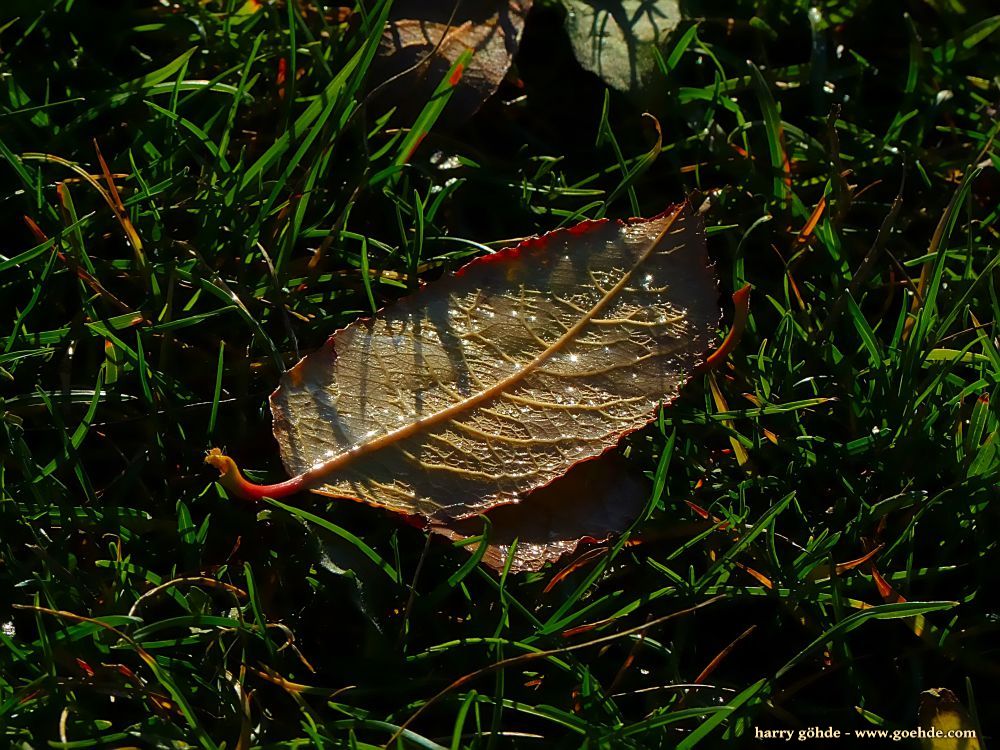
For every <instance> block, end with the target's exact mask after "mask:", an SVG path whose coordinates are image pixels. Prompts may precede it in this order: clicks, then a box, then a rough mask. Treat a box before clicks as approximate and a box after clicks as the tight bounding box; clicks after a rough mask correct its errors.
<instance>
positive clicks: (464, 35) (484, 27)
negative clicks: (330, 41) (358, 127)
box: [372, 0, 531, 126]
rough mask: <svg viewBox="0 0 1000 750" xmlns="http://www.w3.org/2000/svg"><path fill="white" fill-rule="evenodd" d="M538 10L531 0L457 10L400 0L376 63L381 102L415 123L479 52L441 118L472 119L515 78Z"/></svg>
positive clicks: (482, 0)
mask: <svg viewBox="0 0 1000 750" xmlns="http://www.w3.org/2000/svg"><path fill="white" fill-rule="evenodd" d="M530 8H531V0H475V1H469V2H461V3H459V4H458V6H457V7H456V6H455V4H454V3H451V2H427V1H426V0H424V1H423V2H420V3H416V2H410V3H402V4H400V3H397V4H396V5H395V6H394V8H393V17H394V18H393V19H390V20H389V22H388V24H387V25H386V28H385V31H384V32H383V35H382V41H381V43H380V45H379V51H378V57H377V58H376V59H375V61H374V63H373V65H372V83H373V87H372V91H373V93H375V94H376V96H377V106H378V107H380V108H383V109H388V108H389V107H396V108H397V114H399V115H400V117H401V118H402V119H404V120H406V121H408V122H412V121H413V119H415V118H416V116H417V115H418V114H419V113H420V111H421V109H422V108H423V106H424V105H425V104H426V103H427V101H428V100H429V99H430V97H431V95H432V94H433V93H434V90H435V88H436V87H437V86H438V84H439V83H440V82H441V80H442V79H443V78H444V76H445V75H446V74H447V73H448V71H449V70H450V69H451V67H452V65H454V64H455V62H456V61H457V60H458V58H459V56H461V55H462V53H464V52H465V51H466V50H467V49H471V50H473V52H474V54H473V57H472V61H471V62H470V63H469V64H468V66H467V67H466V68H465V70H464V71H463V72H462V78H461V81H460V82H459V83H458V84H457V85H456V87H455V89H454V91H453V93H452V96H451V100H450V101H449V102H448V105H447V106H446V107H445V109H444V112H443V113H442V116H441V122H442V123H443V124H446V125H452V126H454V125H457V124H459V123H461V122H463V121H465V120H467V119H468V118H470V117H471V116H472V115H474V114H475V113H476V111H478V110H479V108H480V107H481V106H482V105H483V102H485V101H486V100H487V99H488V98H489V97H490V96H492V95H493V94H494V92H496V90H497V88H499V86H500V82H501V81H503V79H504V76H506V75H507V71H508V69H509V68H510V65H511V61H512V60H513V58H514V54H515V53H516V52H517V47H518V43H519V42H520V38H521V31H522V30H523V28H524V19H525V16H527V14H528V10H529V9H530ZM453 10H454V15H452V11H453ZM449 22H450V23H449Z"/></svg>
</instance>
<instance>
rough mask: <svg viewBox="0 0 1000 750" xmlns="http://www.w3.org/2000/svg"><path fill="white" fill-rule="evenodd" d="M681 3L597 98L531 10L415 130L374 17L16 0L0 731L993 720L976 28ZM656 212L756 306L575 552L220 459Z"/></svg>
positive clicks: (750, 733) (269, 739)
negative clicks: (363, 350)
mask: <svg viewBox="0 0 1000 750" xmlns="http://www.w3.org/2000/svg"><path fill="white" fill-rule="evenodd" d="M418 5H419V4H418ZM441 5H446V6H449V4H448V3H441ZM409 7H413V5H412V4H411V5H410V6H409ZM449 7H450V6H449ZM682 9H683V11H684V17H685V20H684V21H683V22H682V23H681V24H680V25H679V26H678V27H677V28H676V29H675V30H674V31H673V32H672V33H671V34H670V35H669V37H668V38H666V39H665V41H664V43H663V45H662V50H661V54H660V55H659V58H658V59H657V61H656V70H655V74H654V75H653V76H652V77H651V79H650V80H649V81H647V82H646V83H645V85H644V86H642V87H641V90H637V91H631V92H622V91H619V90H616V89H613V88H610V87H609V86H607V85H605V83H604V82H603V81H602V80H601V79H600V78H598V77H597V76H596V75H594V74H593V73H591V72H588V71H586V70H584V69H583V68H582V67H581V66H580V64H579V63H578V62H577V59H576V57H575V56H574V52H573V48H572V46H571V43H570V39H569V37H568V36H567V34H566V32H565V30H564V20H565V10H564V8H563V6H562V5H561V3H560V0H535V5H534V7H533V8H532V10H531V12H530V15H529V16H528V19H527V23H526V24H525V30H524V34H523V37H522V39H521V44H520V49H519V50H518V53H517V55H516V57H515V59H514V66H513V68H512V69H511V71H510V72H509V73H508V75H507V76H506V78H505V80H504V81H503V82H502V83H501V84H500V87H499V89H498V90H497V92H496V93H495V94H494V95H492V96H490V97H489V98H488V99H487V100H486V102H485V103H484V104H483V106H482V107H481V108H480V109H479V111H478V112H477V113H476V114H474V115H473V116H471V117H468V118H465V119H458V118H452V119H449V118H448V117H446V116H442V117H441V118H440V119H436V117H437V114H438V109H440V108H438V107H436V106H435V102H434V100H431V99H417V97H419V96H420V92H419V91H418V90H416V89H410V90H407V89H405V88H403V89H398V88H396V89H389V90H387V91H382V92H379V91H373V86H372V77H373V74H371V71H370V70H369V68H370V67H371V66H372V65H373V64H374V63H373V54H374V52H375V48H376V45H377V43H378V40H379V38H380V36H381V34H382V30H383V23H384V17H385V13H386V12H387V11H388V10H389V4H387V3H386V2H384V0H381V1H377V2H376V1H375V0H372V1H367V0H366V2H363V3H359V4H358V6H356V7H354V8H347V9H340V8H338V7H336V4H333V5H329V6H328V5H327V4H326V3H322V2H300V1H299V0H294V1H293V0H287V1H286V0H246V2H244V0H176V2H167V0H163V1H162V2H159V1H157V0H131V1H129V0H4V2H3V9H2V11H0V90H2V93H0V161H2V164H0V221H2V224H0V226H2V227H3V237H2V240H0V343H2V349H0V435H2V438H0V446H2V453H0V459H2V462H0V746H4V747H6V746H11V747H16V748H22V747H24V748H28V747H31V748H42V747H52V748H91V747H94V748H97V747H158V748H159V747H163V748H167V747H169V748H180V747H201V748H206V749H209V748H230V749H231V748H239V749H240V750H244V749H246V748H258V747H260V748H293V747H318V748H339V747H343V748H378V747H384V746H388V747H394V748H440V747H444V748H477V749H480V748H482V749H486V748H502V747H519V748H520V747H523V748H536V747H537V748H549V747H558V748H562V747H565V748H576V747H586V748H683V749H684V750H688V749H689V748H693V747H703V748H714V747H719V746H723V745H724V746H730V745H731V746H734V747H737V746H740V747H762V746H766V745H767V743H766V742H764V741H762V740H760V739H759V732H760V730H762V729H778V728H784V729H795V730H799V729H808V728H810V727H824V728H825V727H832V728H835V729H838V730H841V731H847V730H852V731H853V730H858V729H865V728H873V729H878V728H884V729H887V730H890V731H893V730H911V729H914V728H916V727H917V726H919V725H921V723H922V722H923V723H925V724H926V721H927V720H928V719H927V717H928V716H929V713H928V706H929V705H930V704H931V703H933V698H932V696H931V695H930V694H928V693H926V691H929V690H934V689H938V688H946V689H948V690H950V691H952V692H953V693H954V694H955V696H957V698H958V700H959V702H960V703H961V704H962V706H963V707H964V708H963V709H962V711H963V712H964V713H963V716H964V721H965V722H966V725H967V726H970V727H973V728H975V729H976V730H977V731H979V732H980V733H981V736H982V737H983V738H984V742H983V746H985V741H987V740H989V738H990V735H991V734H992V735H994V736H995V735H996V734H997V732H998V731H1000V719H998V716H1000V688H998V684H1000V682H998V675H1000V599H998V592H1000V549H998V545H1000V491H998V487H1000V410H998V405H1000V394H998V385H1000V338H998V336H1000V285H998V283H997V281H998V279H1000V270H998V265H1000V176H998V169H1000V147H998V145H997V143H996V140H995V136H996V135H997V133H998V131H1000V124H998V123H1000V117H998V107H1000V16H998V15H992V14H993V13H996V12H997V7H996V5H995V4H994V3H992V2H990V0H900V1H899V2H891V1H889V0H812V2H808V1H807V0H784V1H779V0H762V1H760V2H750V0H688V1H687V2H684V3H682ZM446 15H447V14H446ZM445 114H447V109H446V110H445ZM660 137H662V140H658V138H660ZM684 198H688V200H689V201H690V203H691V205H692V206H693V207H695V208H696V209H698V210H701V211H702V212H703V216H704V219H705V223H706V227H707V237H708V248H709V253H710V255H711V257H712V259H713V261H714V263H715V272H716V274H717V276H718V279H719V285H720V290H721V294H722V297H721V299H722V301H723V304H724V309H725V316H724V321H725V322H724V323H723V327H722V329H721V330H720V331H719V332H718V338H719V341H720V342H721V340H722V338H723V336H724V335H725V334H726V331H727V330H728V328H729V321H731V320H732V318H733V314H734V311H733V305H732V303H731V302H729V299H730V295H731V294H732V292H734V291H736V290H737V289H740V288H741V287H743V286H744V285H746V284H749V285H751V286H752V293H751V303H750V316H749V320H748V322H747V326H746V330H745V331H744V332H743V335H742V338H741V339H740V341H739V344H738V346H737V347H736V348H735V350H733V351H732V352H731V353H730V354H729V356H728V358H727V360H726V362H725V363H724V365H723V366H721V367H719V368H716V369H715V370H713V371H711V372H708V373H701V374H698V375H696V376H695V377H694V378H693V379H692V380H691V382H690V383H689V384H688V385H687V387H686V388H685V389H684V391H683V392H682V394H681V396H680V397H679V398H678V399H677V400H676V401H674V402H673V403H672V404H670V405H668V406H665V407H664V408H663V409H662V410H661V412H660V413H659V416H658V418H657V419H656V420H655V421H654V422H653V423H652V424H651V425H650V426H649V427H648V428H646V429H645V430H642V431H639V432H637V433H634V434H632V435H631V436H629V437H628V438H627V439H626V441H625V444H624V445H623V451H624V453H625V454H626V456H627V461H628V464H629V466H630V467H631V470H632V471H634V472H644V473H646V474H647V475H648V476H649V477H650V478H652V479H653V480H654V482H653V483H654V486H655V490H654V492H653V496H652V497H651V498H650V499H649V503H648V505H647V512H646V513H645V515H644V516H643V518H642V519H641V522H640V523H638V524H637V525H635V526H634V527H633V528H631V529H630V530H629V531H628V532H627V533H625V534H623V535H621V536H619V537H615V538H613V539H611V540H609V541H608V542H606V543H603V544H597V545H592V546H591V547H589V548H586V549H584V550H582V551H581V552H582V555H583V556H582V557H580V555H579V554H578V555H577V557H578V558H579V564H571V563H572V561H573V559H574V558H572V557H568V558H564V559H563V560H561V561H559V562H558V563H555V564H553V565H550V566H548V567H546V568H544V569H543V570H541V571H539V572H530V573H516V574H515V573H508V574H504V573H499V574H498V573H496V572H495V571H493V570H491V569H489V568H487V567H485V566H483V565H481V564H477V558H476V557H474V556H470V554H469V552H468V550H466V549H463V548H462V546H461V545H459V544H453V543H451V542H449V541H446V540H443V539H441V538H440V537H437V536H429V535H428V534H427V533H425V531H423V530H422V529H421V528H419V526H416V525H413V524H407V523H402V522H401V521H400V519H399V518H398V516H396V515H394V514H392V513H388V512H385V511H383V510H379V509H376V508H372V507H368V506H366V505H362V504H359V503H351V502H345V501H331V500H328V499H324V498H322V497H319V496H315V495H308V494H302V495H296V496H294V497H291V498H284V499H282V500H280V501H277V500H275V501H264V502H262V503H260V504H257V505H250V504H247V503H245V502H241V501H239V500H237V499H234V498H231V497H229V495H228V494H227V492H226V491H225V490H224V489H223V488H222V487H221V486H220V485H219V484H218V483H217V482H216V479H217V478H218V474H217V472H215V471H213V470H212V469H211V468H210V467H208V466H206V465H205V464H204V457H205V454H206V451H208V450H209V449H211V448H213V447H217V446H219V447H223V448H224V449H225V450H226V451H227V453H228V454H229V455H231V456H232V457H233V458H234V459H235V460H236V461H237V462H238V463H239V465H240V466H241V467H242V468H243V470H244V472H245V473H246V474H247V476H249V477H250V478H251V479H254V480H257V481H261V482H277V481H280V480H282V479H285V478H286V476H287V475H286V474H285V471H284V469H283V468H282V464H281V461H280V459H279V455H278V449H277V445H276V443H275V441H274V439H273V437H272V435H271V417H270V413H269V411H268V406H267V397H268V394H269V393H270V392H271V391H272V390H273V389H274V387H275V385H276V384H277V382H278V378H279V376H280V375H281V373H282V372H283V371H285V370H286V369H287V368H289V367H290V366H292V365H293V364H294V363H295V362H296V361H297V360H298V359H299V358H300V357H301V356H304V355H305V354H308V353H309V352H311V351H314V350H315V349H317V348H318V347H319V346H320V345H321V344H322V343H323V342H324V341H325V340H326V338H327V337H328V336H329V335H330V334H331V333H332V332H333V331H335V330H337V329H339V328H341V327H343V326H345V325H347V324H349V323H351V322H352V321H354V320H356V319H358V318H359V317H361V316H364V315H370V314H371V313H372V310H373V309H376V308H380V307H382V306H384V305H386V304H391V303H392V301H393V300H395V299H398V298H400V297H402V296H404V295H406V294H407V293H409V292H412V291H413V290H414V289H415V288H416V287H417V286H418V285H419V284H420V283H421V282H427V283H428V284H429V285H430V284H433V283H434V281H435V280H436V279H439V278H440V277H441V276H442V274H444V273H448V272H450V271H452V270H455V269H457V268H459V267H460V266H461V265H462V264H463V263H465V262H467V261H468V260H470V259H471V258H473V257H476V256H479V255H483V254H485V253H488V252H492V251H495V250H497V249H500V248H503V247H506V246H509V245H512V244H515V243H517V242H518V241H519V240H520V239H521V238H526V237H530V236H532V235H536V234H541V233H544V232H547V231H550V230H553V229H556V228H559V227H567V226H572V225H574V224H576V223H578V222H580V221H582V220H584V219H598V218H604V217H607V218H625V217H630V216H653V215H655V214H658V213H659V212H661V211H663V210H664V208H665V207H666V206H667V205H668V204H670V203H673V202H676V201H679V200H682V199H684ZM594 550H596V551H594ZM922 704H923V706H924V710H923V712H921V705H922ZM930 713H933V712H932V711H931V712H930ZM807 744H810V743H807ZM815 744H820V740H815ZM847 746H851V745H850V743H848V745H847ZM859 746H860V741H859ZM863 746H872V747H876V746H878V743H877V742H875V741H871V742H866V743H865V744H864V745H863ZM892 746H894V747H900V746H906V743H892ZM943 748H944V746H941V747H940V748H937V749H936V750H943ZM970 750H971V746H970Z"/></svg>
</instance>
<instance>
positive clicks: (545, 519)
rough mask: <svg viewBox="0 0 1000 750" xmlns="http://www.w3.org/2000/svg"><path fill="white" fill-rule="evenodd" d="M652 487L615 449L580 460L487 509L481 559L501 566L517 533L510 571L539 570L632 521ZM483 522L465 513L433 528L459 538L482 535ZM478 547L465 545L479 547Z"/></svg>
mask: <svg viewBox="0 0 1000 750" xmlns="http://www.w3.org/2000/svg"><path fill="white" fill-rule="evenodd" d="M652 489H653V485H652V482H650V481H649V480H648V479H646V477H645V476H643V474H642V473H641V472H639V471H637V470H636V469H635V467H633V466H630V464H629V462H628V461H627V460H626V459H625V458H623V457H622V455H621V454H620V453H618V452H617V451H609V452H608V453H605V454H604V455H602V456H598V457H597V458H593V459H591V460H589V461H582V462H580V463H578V464H576V465H575V466H573V467H572V468H571V469H570V470H569V471H568V472H567V473H566V475H565V476H562V477H560V478H559V479H556V480H555V481H554V482H551V483H550V484H547V485H545V486H544V487H539V488H538V489H536V490H534V491H532V492H530V493H528V494H527V496H525V498H524V499H523V500H522V501H521V502H519V503H517V504H515V505H501V506H499V507H497V508H493V509H492V510H488V511H486V512H485V513H484V515H485V516H487V517H488V518H489V520H490V535H489V538H488V539H487V542H486V544H487V547H486V551H485V552H484V553H483V557H482V561H483V562H484V563H485V564H486V565H489V566H490V567H491V568H493V569H494V570H501V569H502V568H503V567H504V564H505V563H506V561H507V556H508V554H509V553H510V548H511V545H512V544H513V543H514V540H515V539H516V540H517V547H516V548H515V550H514V557H513V560H512V561H511V566H510V569H511V572H514V573H519V572H522V571H526V570H540V569H541V568H542V566H543V565H544V564H545V563H547V562H554V561H556V560H558V559H559V558H560V557H562V556H563V555H565V554H568V553H570V552H573V551H574V550H576V548H577V547H579V546H580V544H582V543H584V542H602V541H604V540H606V539H608V538H609V537H611V536H613V535H614V534H617V533H619V532H621V531H622V530H623V529H625V528H626V527H628V525H629V524H630V523H631V522H632V521H634V520H635V519H636V518H637V517H638V515H639V513H640V512H642V509H643V507H644V506H645V504H646V501H647V500H648V499H649V495H650V492H652ZM483 527H484V524H483V521H482V520H481V519H480V518H467V519H461V520H457V521H451V522H449V523H447V524H444V525H441V524H438V525H434V524H432V525H431V527H430V530H431V531H433V532H434V533H436V534H440V535H442V536H444V537H447V538H448V539H453V540H459V539H468V538H471V537H475V536H478V535H480V534H481V533H482V531H483ZM478 547H479V545H478V544H471V545H469V546H467V547H466V549H467V550H468V551H469V552H475V551H477V549H478Z"/></svg>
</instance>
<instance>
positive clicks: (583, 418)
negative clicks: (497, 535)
mask: <svg viewBox="0 0 1000 750" xmlns="http://www.w3.org/2000/svg"><path fill="white" fill-rule="evenodd" d="M719 315H720V310H719V307H718V304H717V290H716V284H715V280H714V278H713V277H712V274H711V271H710V269H709V265H708V258H707V254H706V250H705V240H704V233H703V232H702V230H701V228H700V226H699V225H698V219H697V218H696V217H695V216H694V215H693V214H692V212H691V210H690V208H689V207H688V206H687V205H681V206H675V207H672V208H670V209H668V210H667V211H666V212H664V213H663V214H661V215H660V216H657V217H655V218H653V219H649V220H639V219H637V220H631V221H629V222H627V223H621V222H618V223H616V222H610V221H587V222H583V223H582V224H579V225H577V226H575V227H573V228H570V229H565V230H560V231H556V232H552V233H550V234H547V235H545V236H543V237H540V238H537V239H533V240H529V241H527V242H524V243H522V244H520V245H518V246H516V247H512V248H508V249H506V250H502V251H500V252H498V253H496V254H494V255H491V256H486V257H483V258H479V259H477V260H475V261H473V262H472V263H470V264H468V265H467V266H465V267H464V268H463V269H461V270H460V271H459V272H458V273H456V274H455V275H453V276H451V277H448V278H446V279H443V280H441V281H439V282H436V283H434V284H432V285H429V286H427V287H425V288H423V289H421V290H420V291H418V292H417V293H415V294H414V295H412V296H410V297H408V298H405V299H403V300H401V301H400V302H398V303H396V304H395V305H393V306H391V307H389V308H387V309H386V310H384V311H382V312H381V313H380V314H379V315H378V316H377V317H376V318H374V319H372V320H364V321H361V322H358V323H355V324H353V325H351V326H348V327H347V328H345V329H342V330H340V331H338V332H336V333H335V334H334V335H333V336H331V338H330V339H329V341H328V342H327V344H326V345H325V346H324V347H322V348H321V349H320V350H319V351H317V352H316V353H314V354H312V355H310V356H308V357H306V358H305V359H303V360H302V361H301V362H299V363H298V364H297V365H296V366H295V367H293V368H292V369H291V370H289V371H288V372H287V373H285V375H284V376H283V377H282V380H281V384H280V387H279V388H278V390H277V391H275V393H274V394H272V396H271V410H272V413H273V415H274V433H275V436H276V438H277V440H278V444H279V446H280V449H281V456H282V459H283V461H284V463H285V467H286V469H287V470H288V472H289V473H290V474H292V475H293V478H292V479H291V480H289V481H287V482H283V483H281V484H278V485H270V486H259V485H250V484H248V483H246V482H245V480H243V479H242V477H241V476H240V475H239V472H238V470H236V468H235V465H234V464H232V461H231V460H230V459H228V458H226V457H224V456H222V455H221V454H217V453H216V454H214V455H211V456H209V461H210V462H211V463H213V464H214V465H216V466H217V467H218V468H220V470H222V471H223V473H224V475H225V476H224V477H223V482H224V483H225V484H226V485H227V486H228V487H229V488H230V489H231V490H232V491H234V492H236V493H237V494H241V495H243V496H245V497H250V498H259V497H264V496H270V497H280V496H283V495H287V494H291V493H293V492H297V491H300V490H302V489H309V490H312V491H313V492H317V493H320V494H323V495H329V496H332V497H344V498H353V499H358V500H362V501H365V502H368V503H371V504H373V505H377V506H381V507H385V508H389V509H391V510H394V511H397V512H400V513H404V514H408V515H415V516H420V517H423V518H425V519H429V520H430V521H432V522H434V523H444V522H448V521H450V520H452V519H458V518H463V517H468V516H473V515H476V514H478V513H481V512H483V511H486V510H489V509H490V508H494V507H496V506H499V505H505V504H510V503H516V502H518V501H520V500H521V499H522V498H525V497H526V496H527V495H528V493H530V492H531V491H532V490H535V489H537V488H539V487H543V486H545V485H547V484H549V483H550V482H552V481H553V480H555V479H557V478H559V477H561V476H562V475H564V474H565V473H566V472H567V471H568V470H569V469H570V468H571V467H572V466H574V465H575V464H577V463H578V462H580V461H583V460H584V459H587V458H591V457H594V456H597V455H600V454H602V453H604V452H605V451H606V450H607V449H608V448H609V447H611V446H613V445H615V444H616V443H617V442H618V440H619V439H620V438H621V436H622V435H624V434H626V433H628V432H631V431H633V430H636V429H638V428H640V427H642V426H643V425H645V424H646V423H648V421H649V420H650V419H651V418H652V416H653V413H654V410H655V409H656V407H657V406H658V405H659V404H660V403H662V402H663V401H665V400H669V399H671V398H673V397H674V396H675V395H676V394H677V392H678V390H679V389H680V387H681V385H683V383H684V382H685V381H686V380H687V378H688V376H689V374H690V373H691V371H692V370H694V369H695V368H696V367H697V366H698V365H699V364H700V363H701V362H702V361H703V359H704V353H705V351H706V350H707V349H708V348H709V344H710V342H711V340H712V337H713V335H714V332H715V330H716V326H717V323H718V320H719ZM585 533H586V532H585ZM595 533H603V530H602V529H598V531H597V532H595Z"/></svg>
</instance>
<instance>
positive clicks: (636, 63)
mask: <svg viewBox="0 0 1000 750" xmlns="http://www.w3.org/2000/svg"><path fill="white" fill-rule="evenodd" d="M563 4H564V5H565V6H566V31H567V32H568V34H569V38H570V41H571V42H572V44H573V51H574V53H575V54H576V59H577V60H578V61H579V63H580V65H582V66H583V67H584V68H586V69H587V70H589V71H591V72H592V73H596V74H597V75H598V76H600V77H601V79H602V80H604V82H605V83H607V84H608V85H609V86H611V87H612V88H616V89H618V90H619V91H628V92H631V93H633V94H637V93H640V92H641V91H643V90H644V88H645V87H646V85H648V83H649V82H650V79H651V78H652V77H653V75H654V74H655V71H656V54H655V50H658V49H659V48H661V47H662V46H663V44H664V42H665V41H666V39H667V37H668V36H669V34H670V33H671V32H672V31H673V30H674V29H675V28H676V27H677V24H678V23H680V21H681V11H680V7H679V2H678V0H563Z"/></svg>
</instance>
